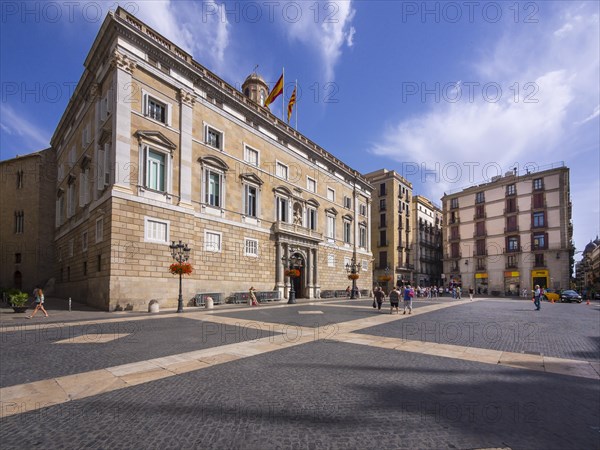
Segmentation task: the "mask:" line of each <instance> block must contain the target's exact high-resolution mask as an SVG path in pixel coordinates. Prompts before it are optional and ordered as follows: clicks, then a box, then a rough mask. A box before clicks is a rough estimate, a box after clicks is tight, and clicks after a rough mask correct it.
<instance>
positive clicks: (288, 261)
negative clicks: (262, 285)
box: [281, 248, 302, 305]
mask: <svg viewBox="0 0 600 450" xmlns="http://www.w3.org/2000/svg"><path fill="white" fill-rule="evenodd" d="M295 252H296V250H295V249H294V248H290V256H285V255H284V256H282V257H281V262H282V264H283V267H287V274H288V277H289V279H290V291H289V293H288V305H293V304H294V303H296V291H295V290H294V281H293V280H292V278H294V277H295V276H296V275H294V272H293V271H295V270H299V269H300V267H302V258H299V257H298V256H296V255H295Z"/></svg>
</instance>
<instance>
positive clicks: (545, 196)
mask: <svg viewBox="0 0 600 450" xmlns="http://www.w3.org/2000/svg"><path fill="white" fill-rule="evenodd" d="M442 202H443V214H444V225H445V226H444V237H443V239H444V274H445V276H446V282H447V283H454V284H459V285H462V287H463V289H465V288H466V289H468V288H469V286H473V288H474V289H475V292H476V293H478V294H482V295H483V294H491V295H494V296H516V295H519V293H520V291H521V290H522V289H527V290H531V289H532V287H533V286H535V285H536V284H539V285H540V286H541V287H545V288H551V289H568V288H569V286H570V278H571V270H572V262H571V261H572V257H573V245H572V235H573V224H572V222H571V198H570V189H569V169H568V168H567V167H564V165H563V164H562V163H561V164H558V165H554V166H552V167H550V168H542V169H538V170H531V171H530V170H527V171H525V172H524V173H522V174H519V173H517V171H516V170H515V171H511V172H508V173H506V174H505V175H504V176H497V177H494V178H492V180H491V181H490V182H489V183H483V184H480V185H478V186H472V187H469V188H467V189H464V190H462V191H461V192H458V193H453V194H447V195H444V197H443V198H442Z"/></svg>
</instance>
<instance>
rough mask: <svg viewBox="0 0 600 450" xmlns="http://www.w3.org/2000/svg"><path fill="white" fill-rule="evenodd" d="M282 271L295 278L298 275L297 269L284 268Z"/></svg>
mask: <svg viewBox="0 0 600 450" xmlns="http://www.w3.org/2000/svg"><path fill="white" fill-rule="evenodd" d="M284 273H285V276H286V277H292V278H295V277H299V276H300V271H299V270H298V269H286V270H285V272H284Z"/></svg>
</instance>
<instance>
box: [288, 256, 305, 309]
mask: <svg viewBox="0 0 600 450" xmlns="http://www.w3.org/2000/svg"><path fill="white" fill-rule="evenodd" d="M293 256H294V257H295V258H297V259H296V261H298V262H299V264H297V265H296V266H295V267H294V268H295V269H297V270H299V271H300V276H299V277H293V278H291V282H292V284H293V286H294V291H295V293H296V298H304V296H305V292H304V291H305V288H306V280H305V277H306V263H305V261H304V257H303V256H302V255H301V254H300V253H294V255H293Z"/></svg>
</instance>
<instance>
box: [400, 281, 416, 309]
mask: <svg viewBox="0 0 600 450" xmlns="http://www.w3.org/2000/svg"><path fill="white" fill-rule="evenodd" d="M414 296H415V291H414V290H413V289H412V288H411V287H410V284H409V285H407V286H406V288H405V289H404V312H403V313H402V314H406V308H408V313H409V314H412V299H413V297H414Z"/></svg>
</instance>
